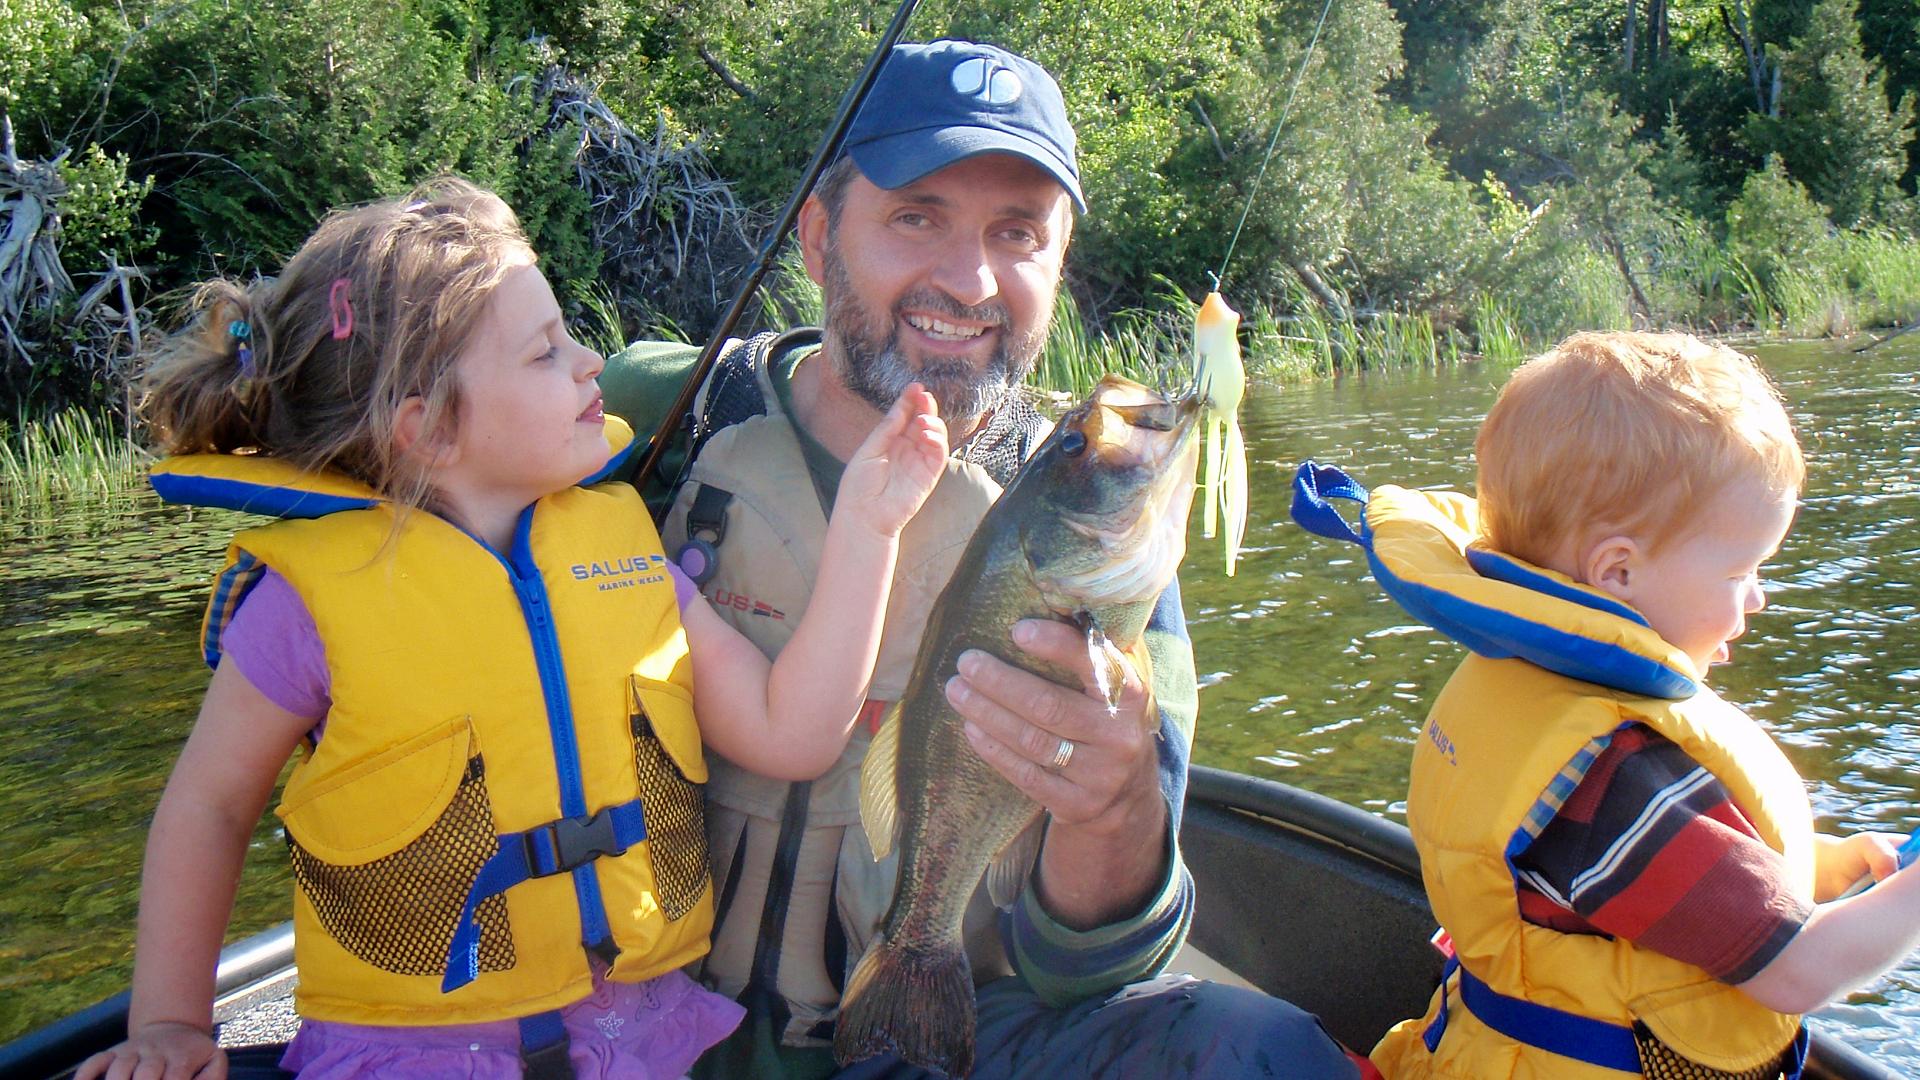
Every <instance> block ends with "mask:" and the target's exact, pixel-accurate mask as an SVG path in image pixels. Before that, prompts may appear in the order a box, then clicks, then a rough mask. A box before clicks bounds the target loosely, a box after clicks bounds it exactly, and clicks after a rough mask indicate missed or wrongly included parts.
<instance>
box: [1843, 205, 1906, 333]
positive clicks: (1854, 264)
mask: <svg viewBox="0 0 1920 1080" xmlns="http://www.w3.org/2000/svg"><path fill="white" fill-rule="evenodd" d="M1839 246H1840V255H1839V260H1838V261H1839V264H1840V267H1839V268H1840V271H1841V272H1842V273H1843V274H1844V275H1845V280H1846V293H1847V295H1848V296H1849V297H1850V298H1851V299H1852V302H1853V313H1854V316H1855V321H1856V322H1857V323H1858V324H1859V325H1860V326H1906V325H1907V324H1909V323H1912V322H1914V321H1916V320H1920V243H1916V242H1915V240H1914V238H1912V237H1907V236H1902V235H1900V234H1898V233H1895V232H1892V231H1890V230H1887V229H1872V230H1868V231H1864V232H1849V233H1843V234H1842V235H1841V238H1840V245H1839Z"/></svg>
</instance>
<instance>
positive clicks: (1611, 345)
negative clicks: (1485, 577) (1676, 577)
mask: <svg viewBox="0 0 1920 1080" xmlns="http://www.w3.org/2000/svg"><path fill="white" fill-rule="evenodd" d="M1474 452H1475V455H1476V456H1477V457H1478V458H1479V463H1480V480H1479V491H1478V496H1479V511H1480V527H1481V531H1482V533H1483V534H1484V535H1485V537H1486V540H1487V542H1488V543H1489V544H1491V545H1492V546H1493V547H1494V548H1495V549H1496V550H1499V551H1502V552H1505V553H1507V554H1510V555H1515V556H1518V557H1519V558H1522V559H1525V560H1527V561H1529V562H1532V563H1536V564H1539V565H1551V564H1552V563H1553V561H1554V558H1555V556H1556V555H1557V554H1560V553H1564V552H1565V550H1566V548H1567V545H1569V544H1579V543H1585V542H1587V541H1588V540H1590V539H1593V538H1596V537H1597V534H1598V533H1599V532H1600V531H1604V533H1606V534H1609V535H1610V534H1613V533H1625V534H1630V535H1641V536H1644V538H1645V540H1644V542H1646V543H1647V544H1648V546H1649V547H1650V548H1657V547H1659V546H1660V545H1661V544H1663V543H1666V542H1668V541H1672V540H1678V539H1683V538H1684V537H1685V536H1686V535H1687V533H1688V528H1689V522H1690V520H1691V519H1693V518H1696V517H1698V516H1699V512H1700V511H1704V510H1705V509H1706V508H1707V507H1708V505H1709V504H1710V503H1711V502H1712V500H1713V499H1714V497H1715V496H1716V495H1717V494H1718V493H1720V492H1722V491H1725V490H1727V489H1728V488H1729V487H1730V486H1732V485H1735V484H1737V483H1739V482H1741V481H1755V480H1757V481H1759V482H1760V483H1761V484H1763V485H1764V486H1765V488H1766V489H1767V490H1768V491H1769V492H1771V493H1774V494H1778V493H1781V492H1785V491H1798V490H1800V488H1801V485H1802V484H1803V483H1804V482H1805V480H1806V463H1805V461H1804V459H1803V458H1802V457H1801V454H1800V444H1799V441H1798V440H1797V439H1796V438H1795V437H1794V433H1793V424H1792V422H1791V421H1790V420H1789V419H1788V418H1787V411H1786V409H1785V407H1783V406H1782V405H1781V402H1780V395H1779V393H1778V391H1776V390H1775V389H1774V386H1773V383H1772V382H1771V381H1770V380H1769V379H1768V378H1767V376H1766V374H1765V373H1764V372H1763V371H1761V370H1760V367H1759V365H1757V364H1755V363H1754V362H1753V360H1752V359H1750V358H1748V357H1746V356H1743V355H1741V354H1740V353H1737V352H1735V351H1733V350H1732V349H1729V348H1727V347H1726V346H1725V345H1721V344H1718V343H1708V342H1705V341H1701V340H1700V339H1699V338H1696V337H1693V336H1692V335H1689V334H1651V333H1581V334H1575V335H1573V336H1572V337H1569V338H1567V339H1566V340H1565V341H1563V342H1561V343H1560V344H1559V345H1558V346H1556V347H1555V348H1554V349H1553V351H1551V352H1548V353H1546V354H1545V355H1543V356H1539V357H1536V358H1534V359H1533V360H1529V361H1528V362H1527V363H1525V364H1523V365H1521V366H1520V368H1519V369H1518V370H1516V371H1515V372H1514V373H1513V377H1512V378H1511V379H1509V380H1508V381H1507V385H1506V386H1505V387H1504V388H1502V389H1501V391H1500V398H1499V400H1498V401H1496V402H1495V403H1494V406H1493V408H1492V409H1491V410H1490V411H1489V412H1488V413H1487V419H1486V422H1485V423H1484V424H1483V425H1481V428H1480V436H1479V439H1478V440H1477V441H1476V442H1475V444H1474Z"/></svg>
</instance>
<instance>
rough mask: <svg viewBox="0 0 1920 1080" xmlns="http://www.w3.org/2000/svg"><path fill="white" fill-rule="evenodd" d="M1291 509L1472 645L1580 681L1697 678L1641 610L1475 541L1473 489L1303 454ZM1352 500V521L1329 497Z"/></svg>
mask: <svg viewBox="0 0 1920 1080" xmlns="http://www.w3.org/2000/svg"><path fill="white" fill-rule="evenodd" d="M1293 488H1294V494H1293V509H1292V514H1293V520H1294V521H1295V522H1296V523H1298V524H1299V525H1300V526H1301V527H1302V528H1304V529H1306V530H1307V531H1308V532H1311V533H1314V534H1315V535H1318V536H1324V537H1327V538H1328V539H1333V540H1345V541H1348V542H1350V543H1354V544H1358V545H1359V546H1360V547H1361V548H1362V549H1364V550H1365V551H1366V553H1367V564H1368V565H1369V566H1370V567H1372V569H1373V575H1374V578H1375V580H1377V581H1379V583H1380V587H1381V589H1383V590H1384V591H1385V592H1386V594H1387V595H1388V596H1390V597H1392V598H1393V600H1394V602H1396V603H1398V604H1399V605H1400V606H1401V607H1402V608H1405V609H1406V611H1407V613H1408V614H1409V615H1412V616H1413V617H1414V618H1416V619H1419V620H1420V621H1421V622H1424V623H1426V624H1427V625H1429V626H1432V627H1433V628H1434V629H1436V630H1438V631H1440V632H1441V633H1443V634H1445V635H1447V636H1448V637H1450V638H1452V639H1453V640H1455V641H1457V642H1459V643H1460V644H1462V645H1465V646H1466V647H1467V648H1469V649H1471V650H1473V651H1474V652H1475V653H1478V654H1479V655H1481V656H1485V657H1489V658H1491V659H1506V658H1509V657H1518V658H1519V659H1522V660H1525V661H1527V662H1528V663H1531V664H1535V665H1537V666H1539V667H1542V668H1545V669H1547V670H1548V671H1552V672H1555V673H1557V674H1560V675H1565V676H1567V677H1568V678H1572V679H1579V680H1580V681H1582V682H1590V683H1597V684H1599V685H1601V686H1607V687H1612V688H1614V689H1617V690H1624V691H1627V692H1628V693H1632V694H1637V695H1641V696H1644V697H1655V698H1667V699H1674V700H1678V699H1682V698H1689V697H1692V696H1693V695H1694V694H1695V693H1697V692H1698V691H1699V689H1700V684H1699V680H1698V677H1697V675H1696V673H1695V671H1694V668H1693V662H1692V661H1691V660H1690V659H1688V658H1687V656H1686V654H1685V653H1682V652H1680V650H1678V649H1676V648H1674V647H1673V646H1672V645H1669V644H1668V643H1667V642H1666V641H1665V640H1663V639H1662V638H1661V637H1660V635H1659V634H1657V633H1655V632H1654V631H1653V629H1652V628H1651V627H1649V626H1648V625H1647V621H1646V619H1645V618H1643V617H1642V616H1641V615H1640V613H1639V612H1637V611H1635V610H1634V609H1633V608H1631V607H1628V606H1627V605H1625V604H1622V603H1620V602H1619V601H1617V600H1615V599H1613V598H1612V597H1610V596H1608V595H1606V594H1605V593H1602V592H1600V591H1599V590H1597V589H1593V588H1589V587H1588V586H1585V585H1581V584H1579V583H1578V582H1575V581H1573V580H1572V579H1570V578H1568V577H1566V576H1565V575H1562V574H1558V573H1555V572H1554V571H1551V570H1546V569H1543V568H1541V567H1537V566H1533V565H1532V564H1530V563H1527V562H1524V561H1522V560H1520V559H1516V558H1514V557H1512V556H1510V555H1504V554H1501V553H1500V552H1497V551H1493V550H1491V549H1489V548H1487V547H1485V546H1482V545H1481V544H1479V543H1477V540H1478V536H1479V522H1478V515H1477V513H1476V510H1475V505H1474V501H1473V500H1472V499H1471V498H1468V497H1467V496H1464V495H1461V494H1458V493H1455V492H1436V491H1413V490H1410V489H1407V488H1397V487H1382V488H1380V489H1379V490H1377V491H1375V492H1373V493H1372V494H1369V493H1368V491H1367V489H1366V488H1364V487H1362V486H1360V485H1359V484H1358V483H1356V482H1355V481H1354V480H1353V479H1352V478H1351V477H1349V476H1348V475H1347V474H1346V473H1344V472H1342V471H1340V470H1339V469H1337V468H1333V467H1332V466H1325V465H1319V464H1317V463H1315V462H1312V461H1308V462H1306V463H1305V464H1303V465H1301V466H1300V470H1299V472H1298V473H1297V474H1296V475H1295V476H1294V483H1293ZM1329 499H1348V500H1351V501H1354V502H1358V503H1360V504H1361V505H1362V506H1363V507H1364V509H1363V511H1362V513H1361V523H1360V532H1358V533H1355V532H1354V531H1353V528H1352V526H1350V525H1348V524H1347V522H1346V519H1345V518H1343V517H1341V516H1340V513H1339V511H1337V510H1335V509H1334V508H1333V506H1332V505H1331V504H1330V503H1329V502H1328V500H1329Z"/></svg>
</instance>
